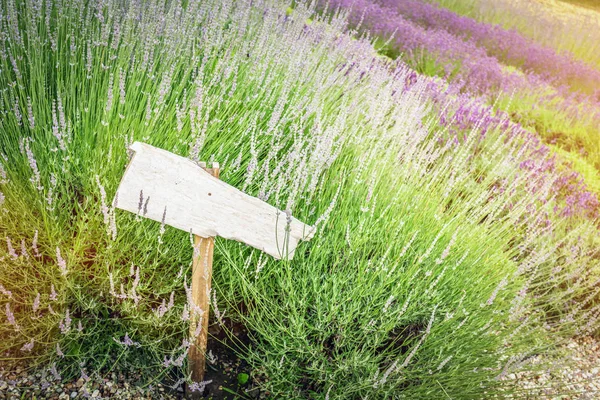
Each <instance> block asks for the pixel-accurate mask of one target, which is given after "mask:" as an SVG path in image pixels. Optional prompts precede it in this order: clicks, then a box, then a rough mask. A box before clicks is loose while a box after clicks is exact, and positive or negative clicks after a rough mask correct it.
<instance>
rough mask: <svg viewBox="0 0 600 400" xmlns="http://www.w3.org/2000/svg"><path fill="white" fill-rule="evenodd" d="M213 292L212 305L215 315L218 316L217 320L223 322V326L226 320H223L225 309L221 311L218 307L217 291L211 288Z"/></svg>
mask: <svg viewBox="0 0 600 400" xmlns="http://www.w3.org/2000/svg"><path fill="white" fill-rule="evenodd" d="M211 292H212V302H211V303H212V307H213V310H214V312H215V317H217V321H219V324H221V326H223V325H224V323H225V321H223V317H224V316H225V311H223V312H221V311H220V310H219V308H218V307H217V293H216V292H215V290H214V289H211Z"/></svg>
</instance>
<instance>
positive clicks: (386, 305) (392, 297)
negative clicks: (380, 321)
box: [383, 295, 394, 314]
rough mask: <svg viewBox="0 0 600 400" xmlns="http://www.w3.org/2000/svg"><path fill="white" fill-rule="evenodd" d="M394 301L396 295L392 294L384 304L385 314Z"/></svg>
mask: <svg viewBox="0 0 600 400" xmlns="http://www.w3.org/2000/svg"><path fill="white" fill-rule="evenodd" d="M393 301H394V295H390V297H389V298H388V299H387V301H386V302H385V304H384V305H383V313H384V314H385V313H387V312H388V310H389V309H390V306H391V305H392V302H393Z"/></svg>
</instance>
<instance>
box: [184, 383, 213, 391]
mask: <svg viewBox="0 0 600 400" xmlns="http://www.w3.org/2000/svg"><path fill="white" fill-rule="evenodd" d="M210 383H212V380H208V381H202V382H192V383H190V384H189V385H188V388H189V390H190V391H191V392H200V393H202V392H204V388H206V385H208V384H210Z"/></svg>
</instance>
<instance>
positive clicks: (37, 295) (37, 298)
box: [33, 292, 40, 313]
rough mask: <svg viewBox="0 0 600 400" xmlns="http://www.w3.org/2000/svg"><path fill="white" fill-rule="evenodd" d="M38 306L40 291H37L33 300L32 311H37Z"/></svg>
mask: <svg viewBox="0 0 600 400" xmlns="http://www.w3.org/2000/svg"><path fill="white" fill-rule="evenodd" d="M39 308H40V293H39V292H37V294H36V296H35V299H34V300H33V312H34V313H37V311H38V310H39Z"/></svg>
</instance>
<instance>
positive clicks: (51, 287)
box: [50, 284, 58, 301]
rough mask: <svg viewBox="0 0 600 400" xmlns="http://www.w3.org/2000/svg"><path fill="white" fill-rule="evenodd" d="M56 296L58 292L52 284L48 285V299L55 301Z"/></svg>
mask: <svg viewBox="0 0 600 400" xmlns="http://www.w3.org/2000/svg"><path fill="white" fill-rule="evenodd" d="M57 298H58V293H56V290H54V284H51V285H50V301H56V299H57Z"/></svg>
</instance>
